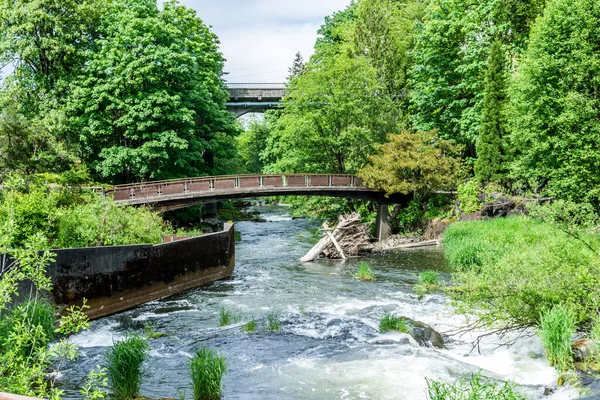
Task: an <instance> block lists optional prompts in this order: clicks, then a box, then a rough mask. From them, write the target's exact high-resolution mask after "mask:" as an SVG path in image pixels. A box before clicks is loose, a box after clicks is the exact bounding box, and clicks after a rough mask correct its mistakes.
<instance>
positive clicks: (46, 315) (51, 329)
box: [0, 298, 58, 356]
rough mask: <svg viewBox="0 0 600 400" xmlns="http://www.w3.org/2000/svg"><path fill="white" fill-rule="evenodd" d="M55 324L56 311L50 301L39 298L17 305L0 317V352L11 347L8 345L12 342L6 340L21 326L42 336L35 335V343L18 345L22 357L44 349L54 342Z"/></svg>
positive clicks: (56, 321) (56, 320)
mask: <svg viewBox="0 0 600 400" xmlns="http://www.w3.org/2000/svg"><path fill="white" fill-rule="evenodd" d="M57 323H58V318H57V314H56V310H55V308H54V306H53V305H52V304H51V303H50V301H48V300H46V299H44V298H39V299H37V300H31V301H28V302H26V303H23V304H19V305H17V306H15V307H14V308H12V309H10V310H8V311H6V312H5V313H4V315H2V316H1V317H0V350H7V347H11V344H9V343H11V342H12V341H10V340H7V339H8V338H9V336H10V335H11V334H12V333H13V332H15V330H19V329H21V327H22V326H23V325H25V326H27V327H29V329H41V331H42V332H43V334H42V335H36V336H37V340H36V341H30V343H19V351H20V352H22V354H23V356H27V355H29V354H31V353H32V352H33V351H34V350H35V349H38V348H41V347H44V346H46V345H47V344H48V343H50V342H51V341H52V340H54V338H55V337H56V333H55V328H56V324H57ZM40 339H41V340H40Z"/></svg>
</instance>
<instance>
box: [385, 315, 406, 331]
mask: <svg viewBox="0 0 600 400" xmlns="http://www.w3.org/2000/svg"><path fill="white" fill-rule="evenodd" d="M387 331H398V332H403V333H407V332H408V323H407V322H406V320H405V319H404V318H401V317H397V316H395V315H394V314H386V315H384V316H383V318H382V319H381V321H379V332H387Z"/></svg>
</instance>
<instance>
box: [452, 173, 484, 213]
mask: <svg viewBox="0 0 600 400" xmlns="http://www.w3.org/2000/svg"><path fill="white" fill-rule="evenodd" d="M478 195H479V184H478V183H477V181H475V180H470V181H467V182H465V183H463V184H462V185H458V201H459V202H460V209H461V211H462V212H464V213H465V214H471V213H474V212H477V211H481V201H479V198H478Z"/></svg>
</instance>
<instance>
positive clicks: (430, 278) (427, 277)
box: [419, 270, 440, 286]
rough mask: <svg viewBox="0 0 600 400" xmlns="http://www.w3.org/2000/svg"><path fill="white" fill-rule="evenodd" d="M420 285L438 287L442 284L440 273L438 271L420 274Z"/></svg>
mask: <svg viewBox="0 0 600 400" xmlns="http://www.w3.org/2000/svg"><path fill="white" fill-rule="evenodd" d="M419 284H421V285H427V286H438V285H439V284H440V273H439V272H437V271H431V270H428V271H423V272H421V273H420V274H419Z"/></svg>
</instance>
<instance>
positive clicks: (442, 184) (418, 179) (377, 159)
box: [359, 132, 459, 194]
mask: <svg viewBox="0 0 600 400" xmlns="http://www.w3.org/2000/svg"><path fill="white" fill-rule="evenodd" d="M376 148H377V153H376V154H374V155H372V156H371V157H369V159H370V161H371V164H370V165H368V166H366V167H365V168H363V169H361V170H360V171H359V176H361V177H362V178H363V179H364V181H365V184H366V185H367V186H369V187H371V188H375V189H380V190H384V191H385V192H386V193H388V194H393V193H404V194H407V193H413V192H417V193H418V194H427V193H431V192H432V191H434V190H443V189H453V188H454V187H455V185H456V174H457V172H458V167H459V161H458V159H457V158H455V157H454V156H453V154H454V153H455V151H456V149H455V147H454V145H453V144H452V143H450V142H449V141H446V140H442V139H438V138H437V137H436V134H435V132H419V133H410V132H402V133H401V134H397V135H389V136H388V141H387V142H386V143H384V144H381V145H378V146H376Z"/></svg>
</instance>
